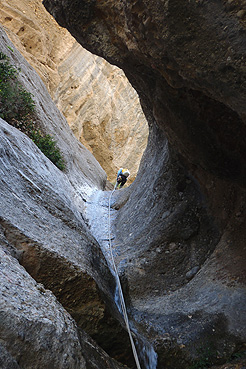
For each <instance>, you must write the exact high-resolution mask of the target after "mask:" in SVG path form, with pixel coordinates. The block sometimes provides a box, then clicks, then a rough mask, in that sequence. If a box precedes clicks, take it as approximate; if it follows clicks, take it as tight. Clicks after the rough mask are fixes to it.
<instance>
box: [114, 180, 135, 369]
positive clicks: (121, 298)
mask: <svg viewBox="0 0 246 369" xmlns="http://www.w3.org/2000/svg"><path fill="white" fill-rule="evenodd" d="M117 184H118V183H117V182H116V184H115V187H114V189H113V191H112V192H111V194H110V196H109V202H108V238H109V249H110V254H111V259H112V264H113V268H114V271H115V275H116V282H117V285H118V289H119V295H120V304H121V308H122V312H123V316H124V320H125V323H126V328H127V331H128V335H129V338H130V342H131V346H132V352H133V356H134V359H135V362H136V365H137V369H141V366H140V363H139V359H138V354H137V350H136V347H135V344H134V341H133V338H132V333H131V329H130V326H129V320H128V315H127V311H126V304H125V300H124V295H123V291H122V287H121V283H120V278H119V275H118V271H117V268H116V265H115V262H114V256H113V251H112V244H111V219H110V205H111V197H112V195H113V193H114V192H115V190H116V187H117Z"/></svg>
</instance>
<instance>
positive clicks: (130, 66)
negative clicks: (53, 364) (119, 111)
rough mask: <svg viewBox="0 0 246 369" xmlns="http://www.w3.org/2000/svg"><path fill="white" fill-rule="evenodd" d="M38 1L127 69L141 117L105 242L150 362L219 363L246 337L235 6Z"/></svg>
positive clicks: (241, 99)
mask: <svg viewBox="0 0 246 369" xmlns="http://www.w3.org/2000/svg"><path fill="white" fill-rule="evenodd" d="M44 5H45V6H46V8H47V9H48V10H49V11H50V12H51V14H52V15H53V16H54V17H55V19H56V20H57V21H58V23H59V24H60V25H62V26H64V27H66V28H67V29H68V30H69V31H70V32H71V34H72V35H73V36H74V37H75V38H76V39H77V41H78V42H80V43H81V44H82V45H83V46H84V47H85V48H87V49H88V50H90V51H91V52H93V53H95V54H97V55H99V56H102V57H104V58H105V59H107V60H108V61H109V62H111V63H113V64H115V65H117V66H119V67H120V68H122V69H123V70H124V72H125V74H126V76H127V77H128V78H129V80H130V82H131V84H132V85H133V86H134V87H135V88H136V90H137V92H138V94H139V96H140V100H141V104H142V107H143V110H144V112H145V115H146V117H147V119H148V122H149V127H150V136H149V142H148V147H147V150H146V152H145V154H144V159H143V162H142V164H141V167H140V171H139V174H138V176H137V179H136V181H135V182H134V184H133V185H132V186H131V187H130V188H128V189H126V190H125V191H120V192H118V193H117V194H116V195H115V197H114V207H115V209H118V216H117V219H116V221H115V225H114V226H115V232H116V239H115V246H114V247H115V248H116V250H117V251H118V253H117V255H118V258H117V259H118V260H117V262H118V263H119V268H120V273H121V279H122V282H123V283H124V288H125V293H126V296H128V303H129V306H130V309H131V315H132V318H133V319H134V321H135V324H137V325H138V328H139V330H141V331H142V332H143V333H144V334H145V335H146V337H148V339H149V340H150V341H151V342H152V343H153V345H154V347H155V350H156V351H157V353H158V364H157V368H160V369H161V368H163V367H166V368H174V367H175V368H188V367H189V366H191V365H192V363H193V365H195V363H197V365H198V363H199V360H201V359H202V358H201V356H202V355H201V350H205V351H203V352H207V353H209V354H207V356H208V357H209V358H208V362H207V364H206V365H212V364H213V363H216V362H217V363H219V362H221V361H223V360H224V361H225V360H227V359H228V358H229V357H230V356H231V355H232V354H233V352H234V353H235V352H237V351H238V350H240V349H241V348H242V347H243V344H245V339H246V337H245V326H246V321H245V316H246V315H245V301H246V289H245V277H246V270H245V256H246V249H245V238H246V237H245V183H246V181H245V173H246V166H245V152H246V141H245V137H246V136H245V129H246V128H245V116H246V115H245V97H246V96H245V95H246V88H245V87H246V85H245V83H246V82H245V81H246V69H245V58H246V55H245V50H246V48H245V46H246V41H245V40H246V38H245V34H246V29H245V24H246V23H245V22H246V20H245V12H244V10H243V7H244V2H243V1H237V2H231V1H228V2H226V1H224V2H218V1H210V2H204V1H195V0H194V1H188V2H185V3H183V2H180V1H176V0H167V1H161V0H159V1H156V0H155V1H145V0H136V1H131V2H124V1H110V0H105V1H95V0H85V1H83V2H82V3H81V1H77V0H73V1H67V0H62V1H57V0H44Z"/></svg>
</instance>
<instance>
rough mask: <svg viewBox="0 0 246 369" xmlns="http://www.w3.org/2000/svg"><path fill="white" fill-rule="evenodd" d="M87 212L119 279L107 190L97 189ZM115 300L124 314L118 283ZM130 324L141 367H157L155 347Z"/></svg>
mask: <svg viewBox="0 0 246 369" xmlns="http://www.w3.org/2000/svg"><path fill="white" fill-rule="evenodd" d="M113 211H114V212H115V210H112V212H113ZM86 214H87V218H88V222H89V225H90V228H91V232H92V234H93V236H94V237H95V238H96V240H97V241H98V243H99V245H100V247H101V249H102V252H103V254H104V256H105V258H106V259H107V261H108V265H109V268H110V270H111V272H112V274H113V275H114V277H115V279H117V276H116V275H115V271H114V268H113V266H112V262H111V256H110V250H109V244H108V226H107V218H108V209H107V197H106V196H105V192H104V193H103V192H102V191H97V192H96V193H94V194H93V195H92V196H91V198H90V201H88V205H87V209H86ZM103 219H105V221H103ZM114 301H115V304H116V306H117V308H118V310H119V312H120V314H121V315H122V316H123V311H122V306H121V299H120V291H119V287H118V284H117V283H116V287H115V292H114ZM129 325H130V328H131V332H133V333H134V337H135V341H136V346H137V349H138V350H137V351H138V355H139V359H140V362H141V369H156V367H157V354H156V352H155V351H154V348H153V347H152V346H151V345H150V343H149V342H148V341H147V340H146V339H145V338H144V337H142V336H141V335H140V334H139V333H138V332H137V330H136V329H135V328H134V327H133V325H132V323H131V322H129Z"/></svg>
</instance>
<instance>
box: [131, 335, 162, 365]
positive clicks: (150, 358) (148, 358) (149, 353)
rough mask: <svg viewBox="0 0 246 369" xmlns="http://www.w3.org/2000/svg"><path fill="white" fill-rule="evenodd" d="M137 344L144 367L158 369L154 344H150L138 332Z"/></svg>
mask: <svg viewBox="0 0 246 369" xmlns="http://www.w3.org/2000/svg"><path fill="white" fill-rule="evenodd" d="M137 337H138V339H137V341H136V345H137V348H138V352H139V356H140V361H141V364H142V366H143V368H144V369H156V367H157V357H158V356H157V353H156V352H155V350H154V348H153V346H151V345H150V344H149V342H147V341H146V340H144V339H143V338H142V337H140V336H139V335H138V334H137Z"/></svg>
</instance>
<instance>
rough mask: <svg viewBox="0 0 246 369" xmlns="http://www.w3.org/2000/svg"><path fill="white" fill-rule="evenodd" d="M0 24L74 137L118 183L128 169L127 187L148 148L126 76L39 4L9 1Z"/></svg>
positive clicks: (3, 5)
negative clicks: (119, 173) (118, 176)
mask: <svg viewBox="0 0 246 369" xmlns="http://www.w3.org/2000/svg"><path fill="white" fill-rule="evenodd" d="M0 21H1V24H2V25H4V27H6V28H5V29H6V31H7V32H8V35H9V37H10V39H11V40H12V41H13V43H14V44H15V46H16V47H17V48H18V50H19V51H20V52H21V53H22V55H23V56H24V57H25V58H26V60H27V61H28V62H29V63H30V64H31V65H32V66H33V67H34V68H35V70H36V71H37V72H38V74H39V75H40V77H41V78H42V80H43V82H44V83H45V85H46V87H47V88H48V90H49V92H50V94H51V97H52V98H53V100H54V101H55V103H56V105H57V107H58V108H59V110H60V111H61V112H62V114H63V115H64V116H65V117H66V119H67V121H68V123H69V125H70V126H71V128H72V130H73V132H74V134H75V136H76V137H77V138H78V139H79V140H80V142H82V143H83V144H84V145H85V146H86V147H87V148H88V149H89V150H90V151H91V152H92V153H93V155H94V156H95V157H96V159H97V160H98V161H99V162H100V164H101V165H102V167H103V168H104V170H105V171H106V173H107V174H108V179H109V180H110V181H112V182H113V181H114V180H115V177H116V173H117V170H118V168H119V167H128V168H129V170H130V172H131V177H130V180H129V183H131V182H132V181H133V180H134V179H135V177H136V174H137V170H138V167H139V163H140V160H141V157H142V153H143V151H144V149H145V147H146V143H147V137H148V126H147V122H146V119H145V116H144V115H143V112H142V110H141V107H140V104H139V100H138V96H137V94H136V92H135V90H134V89H133V88H132V87H131V86H130V84H129V82H128V80H127V79H126V77H125V75H124V73H123V72H122V71H121V70H120V69H119V68H117V67H115V66H111V65H110V64H108V63H107V62H106V61H105V60H104V59H102V58H99V57H95V56H93V55H92V54H91V53H89V52H87V51H86V50H85V49H83V48H82V47H81V45H79V44H78V43H77V42H76V40H75V39H74V38H73V37H72V36H71V35H70V34H69V32H68V31H67V30H66V29H64V28H62V27H60V26H59V25H58V24H57V23H56V22H55V21H54V19H53V18H52V17H51V16H50V14H49V13H48V12H47V11H46V10H45V8H44V7H43V5H42V1H41V0H34V1H31V0H21V1H17V0H11V1H8V0H5V1H2V2H1V4H0Z"/></svg>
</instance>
